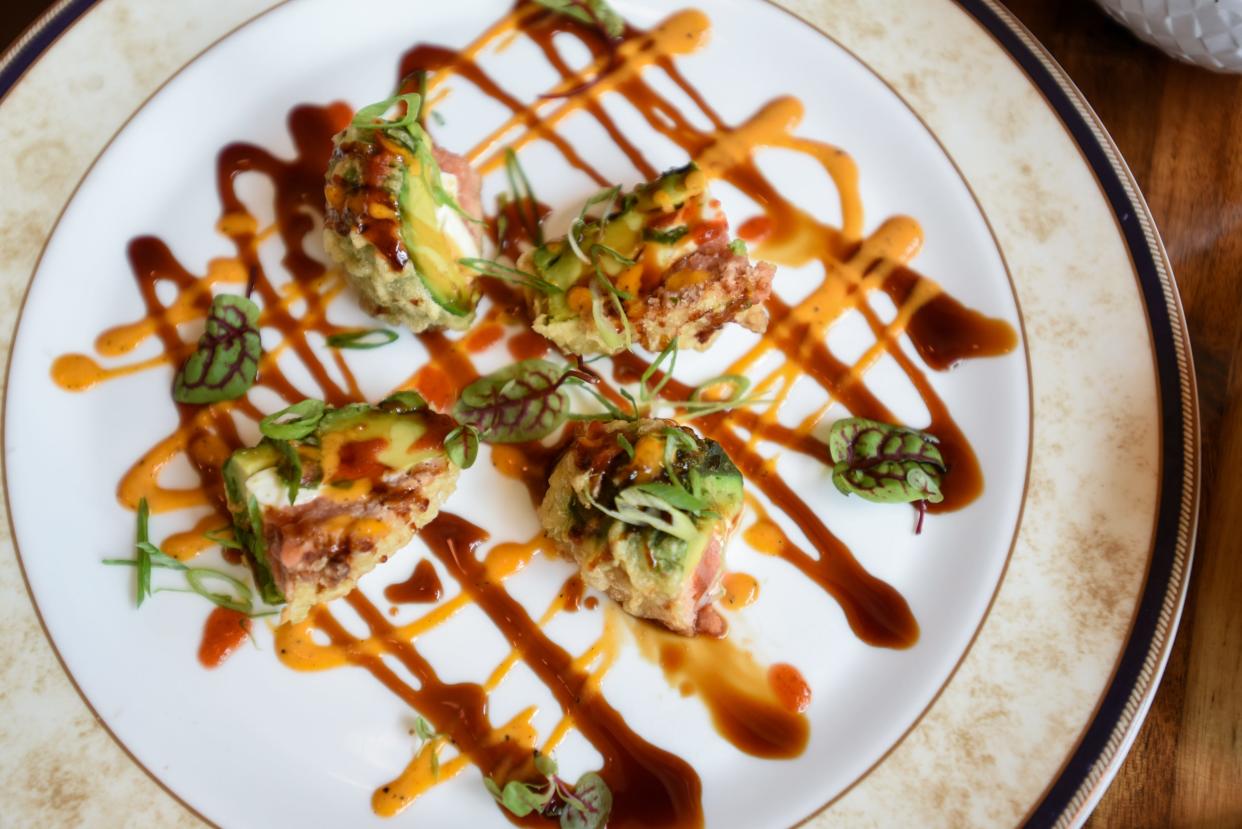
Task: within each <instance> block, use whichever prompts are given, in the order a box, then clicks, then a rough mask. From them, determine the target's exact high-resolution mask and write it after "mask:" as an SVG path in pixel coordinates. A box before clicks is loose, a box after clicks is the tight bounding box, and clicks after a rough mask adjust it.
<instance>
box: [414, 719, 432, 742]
mask: <svg viewBox="0 0 1242 829" xmlns="http://www.w3.org/2000/svg"><path fill="white" fill-rule="evenodd" d="M414 733H415V734H417V735H418V739H420V740H433V739H435V737H436V730H435V729H434V728H432V727H431V723H429V722H427V720H425V719H423V718H422V717H418V718H416V719H415V720H414Z"/></svg>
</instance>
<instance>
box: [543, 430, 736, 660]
mask: <svg viewBox="0 0 1242 829" xmlns="http://www.w3.org/2000/svg"><path fill="white" fill-rule="evenodd" d="M669 424H670V421H660V420H652V421H645V422H642V423H640V424H638V432H637V433H636V435H635V436H634V438H636V437H637V435H641V434H644V433H646V432H652V431H659V430H662V429H664V428H667V427H668V426H669ZM606 428H607V429H608V430H609V431H610V432H617V431H621V430H631V429H633V426H632V425H631V424H628V423H613V424H609V426H608V427H606ZM577 448H578V447H577V446H576V445H574V446H571V447H570V448H569V449H568V450H567V451H566V452H565V454H564V455H563V456H562V457H561V459H560V461H559V462H558V463H557V465H556V467H555V468H554V469H553V471H552V475H551V476H550V477H549V480H548V492H547V495H546V496H545V497H544V500H543V503H542V504H540V507H539V520H540V523H541V524H542V525H543V528H544V532H545V533H546V534H547V536H548V538H550V539H551V540H552V541H553V542H554V543H555V545H556V548H557V552H558V553H559V554H560V555H562V556H563V557H564V558H566V559H568V560H570V561H573V562H575V563H576V564H577V565H578V569H579V572H580V573H581V575H582V580H583V581H584V582H585V583H586V584H587V585H588V586H590V587H593V588H594V589H596V590H599V591H601V592H603V593H606V594H607V595H608V596H609V598H611V599H612V600H613V601H615V602H616V603H617V604H619V605H620V606H621V608H622V609H623V610H625V612H626V613H629V614H630V615H632V616H638V617H640V618H644V619H652V620H654V621H657V622H659V623H660V624H662V625H664V626H665V627H667V628H668V629H669V630H671V631H673V632H674V633H679V634H681V635H683V636H695V635H697V634H700V633H702V634H706V635H709V636H719V635H721V634H722V633H723V632H724V620H723V619H722V618H721V617H720V616H719V614H718V613H716V612H715V611H714V609H713V608H712V607H711V603H712V602H713V601H715V600H716V599H717V598H718V597H719V595H720V592H721V588H720V582H721V579H722V578H723V576H724V550H725V547H726V546H727V544H728V542H729V538H730V537H731V536H732V534H733V532H734V530H735V529H736V528H737V518H740V512H739V514H738V516H737V517H735V519H734V520H733V521H732V522H731V523H730V524H729V525H727V526H722V527H720V528H718V529H717V531H716V532H715V533H713V535H712V537H711V539H710V540H709V541H708V544H707V547H706V549H705V550H704V552H703V555H702V558H701V559H700V560H699V562H698V563H697V565H696V566H695V568H694V570H693V571H692V572H691V573H690V574H688V575H687V577H686V578H685V579H684V580H683V581H682V583H681V585H680V588H679V590H678V591H677V593H676V594H675V595H672V596H668V595H662V594H655V593H651V592H647V591H644V589H642V587H640V586H639V585H636V584H635V583H634V581H633V580H632V579H631V576H630V573H629V572H628V571H627V569H626V567H625V566H624V565H623V564H622V562H620V561H618V560H617V559H615V558H614V557H613V556H612V555H611V553H610V552H608V551H607V550H605V552H604V553H603V554H602V555H600V556H595V555H593V554H592V551H589V550H587V549H586V548H585V547H584V545H583V539H581V538H578V537H576V535H575V533H574V527H573V523H572V515H573V510H574V509H575V504H574V501H575V499H576V496H575V494H574V483H575V481H576V480H577V479H579V478H580V477H581V476H582V475H584V474H587V473H588V469H587V468H586V467H587V466H589V465H590V464H591V463H592V461H593V459H592V458H591V457H589V456H587V455H585V454H584V453H580V452H578V451H576V450H577ZM594 460H598V458H594Z"/></svg>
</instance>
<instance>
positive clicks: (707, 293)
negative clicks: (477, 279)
mask: <svg viewBox="0 0 1242 829" xmlns="http://www.w3.org/2000/svg"><path fill="white" fill-rule="evenodd" d="M596 204H602V205H603V207H602V210H603V215H602V216H601V217H600V218H598V219H591V220H588V219H587V216H586V214H587V212H588V209H590V208H593V207H594V206H595V205H596ZM518 269H519V270H521V271H524V272H527V273H530V274H532V275H534V276H537V277H538V278H539V279H541V280H543V281H544V282H546V283H550V284H551V285H553V286H555V287H556V289H557V290H555V291H549V290H539V289H535V288H528V289H527V302H528V305H529V308H530V313H531V320H532V327H533V328H534V329H535V330H536V331H538V332H539V333H540V334H543V335H544V336H545V337H547V338H548V339H550V340H552V342H554V343H556V344H557V345H559V346H560V347H561V348H563V349H565V350H566V351H570V352H573V353H575V354H582V355H593V354H616V353H618V352H621V351H624V350H626V349H628V348H629V347H630V345H631V344H633V343H637V344H639V345H641V346H643V347H644V348H646V349H647V350H649V351H653V352H658V351H661V350H662V349H664V348H665V347H666V346H667V345H668V344H669V342H670V341H671V340H674V339H676V340H677V344H678V346H679V347H681V348H690V349H694V350H698V351H702V350H704V349H706V348H707V347H708V346H710V345H711V343H712V341H713V340H715V338H716V336H717V335H718V334H719V333H720V330H721V328H722V327H723V326H724V325H725V324H726V323H729V322H736V323H738V324H739V325H741V326H743V327H745V328H748V329H750V330H751V331H756V332H763V331H764V330H766V329H767V324H768V315H767V311H766V310H765V308H764V306H763V302H764V300H766V299H767V298H768V296H769V295H770V294H771V292H772V277H773V275H774V274H775V273H776V268H775V267H774V266H772V265H771V264H769V263H767V262H759V263H757V264H752V263H751V261H750V259H749V258H747V256H746V248H745V244H744V243H742V242H741V241H740V240H738V241H734V242H730V241H729V222H728V219H727V218H726V217H725V215H724V213H722V212H721V210H720V203H719V202H718V201H716V200H714V199H712V197H711V195H710V194H709V193H708V191H707V176H706V175H704V174H703V172H702V171H701V170H699V169H698V167H697V166H695V165H694V164H690V165H689V166H686V167H682V168H680V169H676V170H670V171H668V172H667V173H664V174H663V175H662V176H660V177H659V178H658V179H656V180H655V181H652V182H649V183H647V184H642V185H640V186H639V187H637V188H635V190H634V191H633V192H631V193H629V194H626V195H624V196H622V195H621V194H620V193H619V191H618V190H616V189H614V190H612V191H605V193H603V194H600V195H599V196H596V197H595V198H594V199H592V200H591V202H588V204H587V207H586V208H584V209H583V212H582V214H581V215H580V217H579V220H578V221H576V222H575V223H574V225H573V227H571V228H570V232H569V235H568V236H566V237H565V238H564V239H560V240H557V241H552V242H548V243H547V244H544V245H542V246H541V247H538V248H534V249H533V250H530V251H528V252H527V253H526V254H524V255H523V256H522V258H521V260H520V261H519V263H518Z"/></svg>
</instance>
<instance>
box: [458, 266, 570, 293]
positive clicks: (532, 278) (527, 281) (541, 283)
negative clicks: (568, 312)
mask: <svg viewBox="0 0 1242 829" xmlns="http://www.w3.org/2000/svg"><path fill="white" fill-rule="evenodd" d="M457 264H459V265H461V266H463V267H466V268H470V270H472V271H475V272H477V273H478V274H479V276H484V277H488V278H489V279H499V280H502V281H504V282H512V283H513V284H514V285H521V286H522V287H523V288H530V289H531V290H535V291H539V292H540V293H543V294H560V293H564V291H563V290H562V289H561V287H560V286H559V285H553V284H552V283H551V282H549V281H548V280H546V279H541V278H539V277H538V276H536V275H535V274H533V273H529V272H527V271H522V270H518V269H517V268H510V267H509V266H508V265H502V264H500V263H499V262H494V261H492V260H491V259H458V260H457Z"/></svg>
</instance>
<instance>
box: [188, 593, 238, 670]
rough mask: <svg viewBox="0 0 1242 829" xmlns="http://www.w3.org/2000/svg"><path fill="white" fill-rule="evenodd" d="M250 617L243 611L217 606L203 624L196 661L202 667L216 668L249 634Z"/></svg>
mask: <svg viewBox="0 0 1242 829" xmlns="http://www.w3.org/2000/svg"><path fill="white" fill-rule="evenodd" d="M250 625H251V622H250V617H248V616H247V615H246V614H245V613H239V612H237V611H236V610H230V609H229V608H227V607H217V608H216V609H215V610H213V611H211V614H210V615H208V617H207V623H206V624H204V625H203V641H202V644H200V645H199V646H198V661H199V662H200V663H202V666H203V667H204V668H218V667H220V666H221V665H223V664H224V660H226V659H228V658H229V656H231V655H232V653H233V651H235V650H237V648H238V647H239V646H240V645H241V643H242V642H245V641H246V637H248V636H249V635H250Z"/></svg>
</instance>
